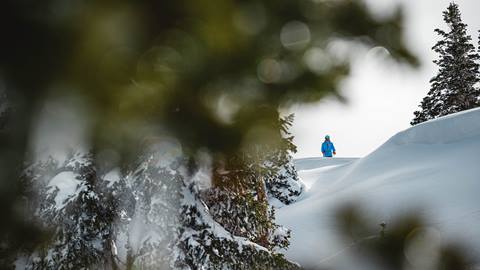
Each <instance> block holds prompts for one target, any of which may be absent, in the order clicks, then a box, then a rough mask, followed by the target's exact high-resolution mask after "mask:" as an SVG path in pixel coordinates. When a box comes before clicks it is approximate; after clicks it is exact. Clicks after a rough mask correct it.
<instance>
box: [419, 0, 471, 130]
mask: <svg viewBox="0 0 480 270" xmlns="http://www.w3.org/2000/svg"><path fill="white" fill-rule="evenodd" d="M443 19H444V21H445V22H446V23H447V25H448V27H449V29H450V31H449V32H445V31H443V30H440V29H435V32H436V33H437V34H438V35H439V36H440V37H441V40H440V41H439V42H437V44H435V46H433V48H432V49H433V50H434V51H435V52H436V53H438V54H439V58H438V59H437V60H435V61H433V62H434V63H435V64H437V65H438V66H439V71H438V74H437V75H436V76H435V77H433V78H432V79H431V80H430V83H431V88H430V91H429V92H428V94H427V96H426V97H425V98H424V99H423V101H422V102H421V105H420V108H421V110H419V111H416V112H415V113H414V114H415V117H414V119H413V120H412V121H411V123H410V124H412V125H416V124H418V123H421V122H424V121H428V120H431V119H434V118H437V117H440V116H444V115H448V114H451V113H455V112H460V111H463V110H468V109H471V108H475V107H478V106H480V102H479V101H478V97H480V91H479V89H476V88H475V84H476V83H477V82H478V81H479V77H478V72H479V71H478V68H479V65H478V64H477V62H476V61H477V60H478V59H479V55H478V54H477V53H476V52H475V47H474V46H473V44H472V43H471V40H472V38H471V37H470V36H469V35H467V25H466V24H464V23H463V22H462V20H461V17H460V10H459V8H458V5H457V4H455V3H450V5H449V6H448V8H447V10H446V11H444V12H443Z"/></svg>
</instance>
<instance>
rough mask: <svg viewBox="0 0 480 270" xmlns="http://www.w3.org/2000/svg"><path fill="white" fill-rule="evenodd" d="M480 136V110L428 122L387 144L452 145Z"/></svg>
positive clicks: (399, 134) (406, 131) (392, 139)
mask: <svg viewBox="0 0 480 270" xmlns="http://www.w3.org/2000/svg"><path fill="white" fill-rule="evenodd" d="M478 136H480V108H477V109H472V110H468V111H463V112H459V113H455V114H451V115H448V116H444V117H440V118H437V119H435V120H431V121H427V122H424V123H421V124H419V125H416V126H414V127H411V128H409V129H407V130H405V131H402V132H399V133H398V134H397V135H395V136H393V137H392V138H391V139H390V140H389V141H388V142H387V143H393V144H397V145H402V144H436V143H452V142H456V141H461V140H465V139H468V138H472V137H478Z"/></svg>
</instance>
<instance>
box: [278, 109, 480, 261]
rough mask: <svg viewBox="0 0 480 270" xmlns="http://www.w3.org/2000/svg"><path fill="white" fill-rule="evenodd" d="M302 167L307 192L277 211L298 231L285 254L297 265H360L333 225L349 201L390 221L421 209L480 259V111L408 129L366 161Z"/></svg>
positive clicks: (308, 162) (446, 236) (443, 234)
mask: <svg viewBox="0 0 480 270" xmlns="http://www.w3.org/2000/svg"><path fill="white" fill-rule="evenodd" d="M296 164H297V169H298V170H299V176H300V179H301V180H302V181H304V182H305V184H306V186H307V188H308V191H307V193H306V194H305V195H304V196H303V197H302V200H300V201H298V202H297V203H295V204H292V205H289V206H286V207H284V208H281V209H278V211H277V219H278V222H279V223H280V224H282V225H285V226H286V227H288V228H290V229H292V241H291V246H290V248H289V249H288V250H287V251H286V255H287V257H288V258H289V259H291V260H294V261H297V262H299V263H300V264H302V265H306V266H308V265H317V266H319V265H320V266H323V267H331V266H333V265H335V266H336V267H337V269H339V265H340V269H342V267H343V269H349V265H350V266H351V263H353V262H351V261H349V259H348V256H342V255H345V254H347V253H348V250H349V249H350V248H351V247H349V246H348V245H346V244H345V243H342V242H341V241H340V240H339V239H338V236H337V234H336V230H335V227H334V226H333V220H334V219H333V214H334V212H335V210H336V209H338V207H339V206H341V205H343V204H345V203H348V202H355V203H356V204H358V205H361V206H363V207H364V208H365V209H367V210H368V215H369V218H371V219H372V220H375V221H378V223H380V222H381V221H386V222H387V224H388V222H389V220H390V219H392V218H393V217H394V216H397V215H398V214H401V213H405V212H407V211H410V210H421V211H420V212H419V213H420V214H421V215H422V216H423V217H424V218H425V219H426V220H428V221H429V223H428V225H429V226H431V227H432V230H435V231H436V232H438V235H439V236H438V237H439V238H440V239H441V241H444V240H451V239H455V240H457V241H461V242H463V243H465V244H466V243H468V245H469V246H470V249H469V251H470V252H471V253H472V254H473V255H478V254H480V194H479V193H480V109H474V110H469V111H465V112H461V113H457V114H453V115H450V116H446V117H442V118H439V119H436V120H433V121H429V122H426V123H423V124H420V125H417V126H415V127H412V128H409V129H407V130H405V131H402V132H400V133H398V134H396V135H395V136H393V137H392V138H391V139H390V140H388V141H387V142H386V143H385V144H383V145H382V146H380V147H379V148H378V149H377V150H375V151H374V152H372V153H371V154H369V155H368V156H366V157H364V158H360V159H337V158H333V159H324V158H308V159H300V160H297V161H296ZM349 263H350V264H349ZM356 269H359V268H358V267H356Z"/></svg>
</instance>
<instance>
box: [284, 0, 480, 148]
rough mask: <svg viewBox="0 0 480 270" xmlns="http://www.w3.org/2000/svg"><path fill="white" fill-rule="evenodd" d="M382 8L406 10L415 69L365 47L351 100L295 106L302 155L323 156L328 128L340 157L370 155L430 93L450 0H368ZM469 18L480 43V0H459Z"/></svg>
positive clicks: (348, 86)
mask: <svg viewBox="0 0 480 270" xmlns="http://www.w3.org/2000/svg"><path fill="white" fill-rule="evenodd" d="M366 2H367V3H368V4H369V5H370V6H371V7H372V9H373V10H374V11H375V12H376V13H378V14H385V12H389V11H391V10H392V7H394V6H395V5H398V4H401V5H402V6H403V7H404V11H405V15H406V18H405V31H406V33H405V34H406V43H407V45H408V46H409V47H410V49H411V50H412V51H413V52H414V53H415V54H416V55H417V56H418V57H419V58H420V60H421V62H422V66H421V67H420V68H419V69H416V70H413V69H411V68H408V67H404V66H399V65H395V64H392V62H390V61H389V60H388V59H387V60H385V59H383V58H382V57H381V54H378V52H375V51H372V52H364V53H359V55H358V56H357V59H356V60H355V62H354V65H353V67H352V74H351V76H350V78H349V79H348V80H347V81H345V84H344V86H343V87H342V93H343V94H344V95H345V96H346V97H347V98H348V100H349V103H348V104H341V103H339V102H338V101H336V100H333V99H325V100H323V101H321V102H319V103H317V104H312V105H309V106H301V107H294V108H292V112H294V113H295V115H296V119H295V123H294V126H293V128H292V132H293V134H294V135H295V143H296V145H297V146H298V153H297V154H296V155H295V157H296V158H300V157H315V156H319V155H320V154H321V153H320V146H321V143H322V141H323V137H324V135H325V134H329V135H330V136H331V137H332V141H333V142H334V143H335V146H336V148H337V154H338V156H339V157H340V156H341V157H362V156H365V155H368V154H369V153H370V152H372V151H373V150H375V149H376V148H377V147H378V146H380V145H381V144H383V143H384V142H385V141H386V140H388V139H389V138H390V137H391V136H393V135H394V134H395V133H397V132H398V131H401V130H404V129H406V128H408V127H409V126H410V125H409V122H410V120H411V119H412V118H413V112H414V111H415V110H416V109H417V106H418V104H419V103H420V101H421V99H422V98H423V97H424V96H425V95H426V94H427V92H428V90H429V88H430V84H429V80H430V78H432V77H433V76H434V75H435V74H436V72H437V67H436V66H435V64H433V63H432V60H433V59H435V57H436V54H435V53H434V52H433V51H432V50H431V47H432V46H433V45H434V44H435V42H436V41H437V40H438V36H437V35H436V34H435V33H434V31H433V30H434V29H435V28H441V29H446V25H445V23H444V22H443V18H442V11H443V10H445V9H446V7H447V6H448V4H449V3H450V2H451V1H449V0H416V1H413V0H366ZM455 2H456V3H457V4H458V5H459V6H460V11H461V12H462V19H463V22H464V23H466V24H468V31H469V32H468V33H469V34H470V35H471V36H472V38H473V42H474V43H475V46H476V47H477V45H478V43H477V41H478V30H480V15H479V11H480V0H458V1H455Z"/></svg>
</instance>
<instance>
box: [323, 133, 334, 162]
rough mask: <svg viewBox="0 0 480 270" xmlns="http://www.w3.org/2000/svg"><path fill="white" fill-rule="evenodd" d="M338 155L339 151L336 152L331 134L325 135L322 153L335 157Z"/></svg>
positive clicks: (325, 155)
mask: <svg viewBox="0 0 480 270" xmlns="http://www.w3.org/2000/svg"><path fill="white" fill-rule="evenodd" d="M332 153H333V155H336V154H337V153H336V152H335V146H333V143H332V142H331V141H330V136H328V135H327V136H325V141H324V142H323V143H322V154H323V156H324V157H333V155H332Z"/></svg>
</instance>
